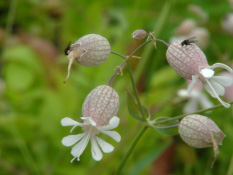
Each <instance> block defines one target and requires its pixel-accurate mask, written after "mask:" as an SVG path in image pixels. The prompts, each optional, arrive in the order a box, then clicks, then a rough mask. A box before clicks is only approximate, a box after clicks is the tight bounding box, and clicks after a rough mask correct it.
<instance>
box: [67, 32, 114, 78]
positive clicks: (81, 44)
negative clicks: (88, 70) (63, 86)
mask: <svg viewBox="0 0 233 175" xmlns="http://www.w3.org/2000/svg"><path fill="white" fill-rule="evenodd" d="M110 52H111V46H110V44H109V42H108V40H107V39H106V38H104V37H102V36H100V35H97V34H89V35H85V36H83V37H81V38H80V39H78V40H77V41H76V42H75V43H74V44H72V45H71V46H67V48H66V49H65V54H66V55H68V60H69V66H68V75H67V77H66V80H67V79H68V77H69V74H70V68H71V65H72V63H73V61H74V60H76V61H77V62H78V63H80V64H82V65H83V66H98V65H100V64H102V63H103V62H105V61H106V60H107V59H108V57H109V55H110ZM66 80H65V81H66Z"/></svg>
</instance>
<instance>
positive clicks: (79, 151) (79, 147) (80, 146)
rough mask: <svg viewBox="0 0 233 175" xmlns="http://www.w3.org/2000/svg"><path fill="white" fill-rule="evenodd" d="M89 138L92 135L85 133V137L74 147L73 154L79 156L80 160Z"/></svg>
mask: <svg viewBox="0 0 233 175" xmlns="http://www.w3.org/2000/svg"><path fill="white" fill-rule="evenodd" d="M89 139H90V135H88V134H85V135H84V136H83V139H82V140H81V141H80V142H79V143H77V144H76V145H75V146H74V147H73V148H72V150H71V154H72V155H73V156H74V157H77V160H78V161H79V160H80V159H79V157H80V156H81V154H82V153H83V151H84V150H85V148H86V147H87V144H88V141H89Z"/></svg>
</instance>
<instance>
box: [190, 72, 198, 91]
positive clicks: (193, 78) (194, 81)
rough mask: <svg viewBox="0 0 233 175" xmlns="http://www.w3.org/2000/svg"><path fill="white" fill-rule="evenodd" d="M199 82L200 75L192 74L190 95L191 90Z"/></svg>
mask: <svg viewBox="0 0 233 175" xmlns="http://www.w3.org/2000/svg"><path fill="white" fill-rule="evenodd" d="M197 82H198V76H197V75H193V76H192V82H191V83H190V84H189V85H188V95H189V94H190V92H191V90H192V89H193V87H194V85H195V84H196V83H197Z"/></svg>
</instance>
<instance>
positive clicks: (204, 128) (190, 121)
mask: <svg viewBox="0 0 233 175" xmlns="http://www.w3.org/2000/svg"><path fill="white" fill-rule="evenodd" d="M179 134H180V137H181V138H182V140H183V141H184V142H185V143H187V144H188V145H190V146H192V147H195V148H205V147H210V146H213V144H214V143H213V139H214V140H215V141H216V143H217V145H222V140H223V138H224V137H225V134H224V133H223V132H222V131H221V130H220V129H219V128H218V126H217V125H216V124H215V123H214V122H213V121H212V120H211V119H209V118H208V117H205V116H202V115H197V114H193V115H189V116H186V117H184V118H183V119H182V120H181V122H180V124H179Z"/></svg>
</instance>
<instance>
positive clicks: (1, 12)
mask: <svg viewBox="0 0 233 175" xmlns="http://www.w3.org/2000/svg"><path fill="white" fill-rule="evenodd" d="M191 5H192V6H191ZM194 5H195V6H194ZM195 9H196V10H195ZM230 12H231V13H232V12H233V9H232V8H231V5H230V3H229V2H228V1H225V0H224V1H223V0H206V1H202V0H194V1H189V0H180V1H178V0H173V1H172V0H167V1H166V0H165V1H162V0H101V1H100V0H67V1H62V0H8V1H7V0H3V1H0V48H1V50H0V52H1V53H0V174H1V175H11V174H14V175H29V174H30V175H36V174H39V175H52V174H53V175H73V174H76V175H94V174H101V175H102V174H103V175H110V174H114V172H116V170H117V168H118V166H119V164H120V162H121V160H122V157H123V156H124V155H125V154H126V152H127V150H128V148H129V146H130V144H131V143H132V140H133V139H134V137H135V135H136V133H137V131H138V129H139V128H140V127H141V126H142V124H140V123H138V121H136V120H135V119H133V118H132V117H131V116H130V115H129V113H128V110H127V104H126V90H130V91H131V89H132V88H131V84H130V81H129V80H130V79H129V75H128V70H127V69H124V75H123V76H119V75H118V76H116V77H115V78H114V80H113V83H112V86H113V87H114V89H115V90H116V91H117V92H118V93H119V95H120V102H121V105H120V110H119V112H118V117H120V119H121V123H120V125H119V127H118V128H117V129H116V131H118V132H119V133H120V135H121V136H122V140H121V142H120V143H117V142H115V141H113V140H112V139H110V138H107V137H106V138H105V140H106V141H108V142H110V143H111V144H112V145H114V147H115V150H114V151H113V152H112V153H110V154H104V157H103V159H102V160H101V161H100V162H96V161H94V160H93V159H92V157H91V153H90V145H88V147H87V149H86V150H85V152H84V153H83V155H82V156H81V161H80V162H77V161H74V162H73V163H72V164H71V163H70V160H71V159H72V156H71V154H70V150H71V148H67V147H64V146H63V145H62V144H61V139H62V138H63V137H64V136H66V135H68V134H69V129H70V128H69V127H65V128H64V127H62V126H61V124H60V121H61V119H62V118H64V117H66V116H69V117H71V118H73V119H75V120H78V121H80V122H81V120H80V119H79V117H81V116H82V115H81V108H82V103H83V101H84V99H85V97H86V95H87V94H88V93H89V92H90V91H91V90H92V89H94V88H95V87H96V86H98V85H102V84H107V83H108V80H109V79H110V77H111V75H112V74H113V72H114V68H115V67H116V66H118V65H120V64H121V63H122V61H123V60H122V58H120V57H117V56H116V55H112V54H111V55H110V57H109V59H108V60H107V61H106V62H105V63H104V64H102V65H100V66H98V67H83V66H81V65H79V64H78V63H74V64H73V66H72V68H71V76H70V78H69V80H68V82H67V83H66V84H64V83H63V80H64V79H65V77H66V73H67V65H68V60H67V57H66V56H65V55H64V49H65V47H66V46H67V44H68V43H69V41H71V43H74V42H75V41H76V40H77V39H78V38H80V37H81V36H83V35H86V34H90V33H96V34H100V35H102V36H104V37H106V38H107V39H108V40H109V42H110V43H111V47H112V50H113V51H115V52H118V53H121V54H123V55H128V54H130V53H131V52H132V51H133V50H134V49H135V48H136V47H137V46H139V44H141V43H142V42H143V41H142V42H141V41H140V42H139V41H133V40H132V39H131V34H132V32H133V31H134V30H136V29H141V28H142V29H145V30H146V31H148V32H155V37H157V38H160V39H163V40H165V41H167V42H169V41H170V39H171V37H173V36H175V35H176V36H178V35H183V33H184V31H181V33H180V31H177V30H178V29H177V28H178V27H179V26H180V24H181V23H182V22H183V21H184V20H186V19H192V21H193V22H194V23H195V27H202V28H204V29H205V31H207V35H205V37H204V38H203V40H204V42H206V44H205V45H204V47H203V50H204V52H205V54H206V56H207V58H208V60H209V64H210V65H212V64H213V63H215V62H223V63H226V64H228V65H231V64H232V61H233V36H232V35H231V33H229V31H227V30H224V27H223V26H222V25H221V23H222V22H221V21H222V20H223V19H226V18H224V16H225V15H226V14H227V13H230ZM188 27H189V26H188ZM188 27H187V26H186V27H185V29H186V28H188ZM232 31H233V28H232ZM182 32H183V33H182ZM186 34H187V32H186V33H185V34H184V35H186ZM186 36H187V35H186ZM201 40H202V38H200V39H199V42H202V41H201ZM166 49H167V47H166V46H165V45H163V44H162V43H157V50H155V49H154V47H153V45H152V44H150V45H147V46H145V47H144V48H143V49H141V50H140V51H139V52H137V53H136V55H137V56H141V57H142V59H140V60H138V59H134V60H132V67H133V70H134V75H135V78H136V81H137V86H138V90H139V92H140V98H141V100H142V103H143V104H144V105H145V106H147V107H148V108H149V109H151V111H152V113H153V115H152V117H159V116H167V117H174V116H176V115H180V114H182V108H183V106H184V105H185V102H186V101H182V100H179V99H178V97H177V96H176V95H175V94H176V91H177V90H178V89H179V88H180V87H186V85H185V80H184V79H182V78H181V77H179V76H178V75H177V74H176V73H175V71H174V70H173V69H172V68H171V67H170V66H169V65H168V63H167V62H166ZM209 97H210V96H209ZM210 98H211V97H210ZM177 99H178V100H177ZM211 100H212V101H213V103H215V104H218V101H216V100H215V99H212V98H211ZM155 111H156V112H155ZM205 115H206V116H208V117H211V119H213V120H214V121H215V122H216V123H217V124H218V126H219V127H220V128H221V129H222V131H223V132H224V133H225V134H226V136H227V137H226V138H225V139H224V141H223V145H222V146H220V147H219V151H220V154H219V156H218V158H217V161H216V163H215V166H214V168H213V169H211V168H210V165H211V161H212V159H213V151H212V148H205V149H194V148H191V147H189V146H187V145H186V144H185V143H184V142H183V141H182V140H181V139H180V138H179V136H165V135H162V134H161V133H159V132H157V131H155V130H153V129H148V131H146V133H145V134H144V135H143V137H142V138H141V140H140V141H139V143H138V145H137V146H136V148H135V150H134V151H133V153H132V155H131V157H130V158H129V160H128V161H127V163H126V166H125V168H124V169H123V172H122V174H126V175H134V174H140V175H144V174H151V175H183V174H184V175H213V174H214V175H232V174H233V149H232V145H233V134H232V133H233V116H232V107H231V108H229V109H224V108H219V109H217V110H215V111H212V112H211V113H208V114H205Z"/></svg>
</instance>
